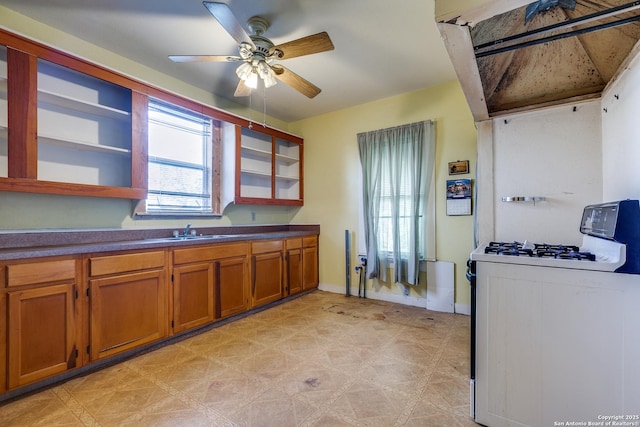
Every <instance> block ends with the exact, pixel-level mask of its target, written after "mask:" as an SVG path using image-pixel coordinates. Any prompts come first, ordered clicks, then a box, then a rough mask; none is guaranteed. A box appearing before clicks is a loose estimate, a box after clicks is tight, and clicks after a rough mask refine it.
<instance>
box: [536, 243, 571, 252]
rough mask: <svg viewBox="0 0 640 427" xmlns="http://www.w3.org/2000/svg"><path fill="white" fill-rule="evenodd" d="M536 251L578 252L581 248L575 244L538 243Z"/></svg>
mask: <svg viewBox="0 0 640 427" xmlns="http://www.w3.org/2000/svg"><path fill="white" fill-rule="evenodd" d="M534 246H535V249H536V251H538V250H541V251H556V252H569V251H573V252H578V251H579V250H580V249H579V248H578V247H577V246H573V245H550V244H548V243H536V244H535V245H534Z"/></svg>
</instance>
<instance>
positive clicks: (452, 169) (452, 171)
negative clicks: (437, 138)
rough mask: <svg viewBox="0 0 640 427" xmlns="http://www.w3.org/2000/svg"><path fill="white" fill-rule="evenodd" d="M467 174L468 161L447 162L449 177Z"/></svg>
mask: <svg viewBox="0 0 640 427" xmlns="http://www.w3.org/2000/svg"><path fill="white" fill-rule="evenodd" d="M463 173H469V160H457V161H455V162H449V175H460V174H463Z"/></svg>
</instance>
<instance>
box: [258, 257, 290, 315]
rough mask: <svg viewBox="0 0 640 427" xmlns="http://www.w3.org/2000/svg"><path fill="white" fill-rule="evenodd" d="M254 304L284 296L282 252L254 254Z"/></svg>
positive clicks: (264, 302) (265, 302)
mask: <svg viewBox="0 0 640 427" xmlns="http://www.w3.org/2000/svg"><path fill="white" fill-rule="evenodd" d="M251 259H252V270H253V281H252V282H253V283H252V293H253V306H254V307H256V306H259V305H262V304H267V303H270V302H272V301H277V300H279V299H280V298H282V296H283V286H282V252H271V253H266V254H256V255H252V257H251Z"/></svg>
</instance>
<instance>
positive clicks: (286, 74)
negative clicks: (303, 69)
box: [271, 65, 320, 98]
mask: <svg viewBox="0 0 640 427" xmlns="http://www.w3.org/2000/svg"><path fill="white" fill-rule="evenodd" d="M271 68H272V69H273V71H274V72H275V73H276V78H277V79H278V80H280V81H282V82H283V83H285V84H288V85H289V86H291V87H292V88H294V89H295V90H297V91H298V92H300V93H301V94H303V95H305V96H307V97H309V98H314V97H315V96H316V95H317V94H319V93H320V88H319V87H318V86H316V85H314V84H313V83H311V82H309V81H307V80H305V79H303V78H302V77H300V76H299V75H297V74H296V73H294V72H293V71H291V70H289V69H288V68H285V67H283V66H282V65H274V66H272V67H271Z"/></svg>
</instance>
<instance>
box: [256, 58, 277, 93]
mask: <svg viewBox="0 0 640 427" xmlns="http://www.w3.org/2000/svg"><path fill="white" fill-rule="evenodd" d="M257 68H258V75H259V76H260V78H261V79H262V81H263V82H264V87H266V88H270V87H272V86H274V85H275V84H276V83H278V81H277V80H276V75H275V73H274V72H273V70H272V69H271V67H270V66H269V64H267V63H266V62H264V61H261V62H259V63H258V67H257Z"/></svg>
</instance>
